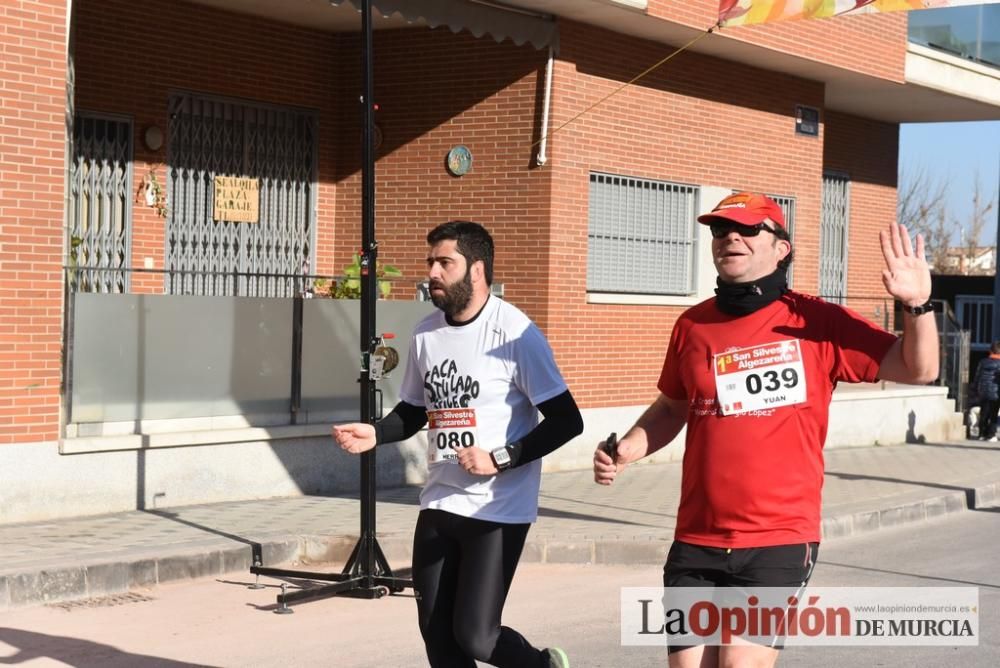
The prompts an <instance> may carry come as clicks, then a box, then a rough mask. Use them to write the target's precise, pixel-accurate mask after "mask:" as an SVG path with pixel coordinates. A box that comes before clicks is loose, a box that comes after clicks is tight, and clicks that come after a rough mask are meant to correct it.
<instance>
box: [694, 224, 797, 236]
mask: <svg viewBox="0 0 1000 668" xmlns="http://www.w3.org/2000/svg"><path fill="white" fill-rule="evenodd" d="M708 227H709V229H711V230H712V236H713V237H715V238H716V239H725V238H726V237H728V236H729V233H730V232H736V234H738V235H740V236H741V237H755V236H757V235H758V234H760V232H761V230H767V231H768V232H770V233H771V234H773V235H774V236H776V237H780V236H781V233H780V232H778V231H777V230H776V229H774V228H773V227H769V226H768V225H766V224H765V223H757V224H756V225H740V224H739V223H732V222H728V223H709V225H708Z"/></svg>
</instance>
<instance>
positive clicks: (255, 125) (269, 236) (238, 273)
mask: <svg viewBox="0 0 1000 668" xmlns="http://www.w3.org/2000/svg"><path fill="white" fill-rule="evenodd" d="M316 146H317V119H316V115H315V114H314V113H312V112H309V111H304V110H300V109H295V108H290V107H278V106H273V105H267V104H255V103H249V102H245V101H241V100H231V99H226V98H218V97H213V96H204V95H196V94H176V95H173V96H172V97H171V98H170V145H169V149H170V169H169V172H168V179H167V192H168V194H167V203H168V206H167V211H168V219H167V225H166V235H165V236H166V239H165V241H166V259H165V265H166V269H167V272H168V281H167V286H166V288H167V292H168V293H170V294H193V295H220V296H251V297H290V296H292V295H294V294H297V293H300V292H302V290H303V289H304V286H305V282H306V279H304V278H303V276H304V275H306V274H309V273H310V267H311V266H312V259H313V258H312V255H313V246H314V236H315V223H316V211H315V201H314V200H315V191H316V164H317V157H316V156H317V153H316ZM216 176H234V177H239V178H247V179H253V180H255V181H256V182H257V185H258V188H259V208H258V219H257V220H256V221H255V222H232V221H223V220H215V212H214V200H215V192H214V179H215V177H216Z"/></svg>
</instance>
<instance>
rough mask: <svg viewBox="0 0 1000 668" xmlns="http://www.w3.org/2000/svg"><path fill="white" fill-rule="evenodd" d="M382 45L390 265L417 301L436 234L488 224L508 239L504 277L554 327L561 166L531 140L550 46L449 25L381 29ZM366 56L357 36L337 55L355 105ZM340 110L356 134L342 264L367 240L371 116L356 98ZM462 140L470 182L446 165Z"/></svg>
mask: <svg viewBox="0 0 1000 668" xmlns="http://www.w3.org/2000/svg"><path fill="white" fill-rule="evenodd" d="M374 49H375V66H376V76H375V97H376V102H377V103H378V104H379V107H380V110H379V111H378V113H377V123H378V125H379V126H380V127H381V129H382V133H383V136H384V144H383V145H382V147H381V148H380V149H379V151H378V160H377V163H376V187H377V192H376V234H377V238H378V240H379V253H380V260H381V261H384V262H388V263H390V264H394V265H396V266H398V267H400V268H401V269H402V270H403V272H404V274H405V276H406V279H407V280H406V281H405V282H403V283H401V289H402V290H404V291H406V294H405V295H404V296H405V297H407V298H408V297H409V296H410V295H412V290H413V286H414V284H415V283H416V282H417V281H420V280H423V278H424V277H425V275H426V257H427V243H426V240H425V239H426V235H427V232H428V231H429V230H430V229H431V228H432V227H433V226H435V225H437V224H438V223H442V222H445V221H447V220H453V219H463V220H474V221H476V222H480V223H482V224H483V225H485V226H486V227H487V228H488V229H489V230H490V232H491V233H492V234H493V236H494V238H495V241H496V245H497V257H496V263H495V267H496V272H495V276H494V280H495V281H497V282H502V283H504V284H505V288H506V291H507V292H506V297H507V299H508V300H510V301H512V302H514V303H515V304H517V305H518V306H519V307H521V308H523V309H524V310H525V311H527V312H528V313H529V314H530V315H531V316H533V317H534V318H536V319H537V320H538V321H539V322H540V324H542V325H544V322H545V317H546V314H545V312H544V310H543V306H544V305H545V303H546V300H547V297H546V295H547V293H548V289H549V286H548V285H547V283H546V276H547V271H548V265H547V260H548V257H547V254H546V250H545V249H546V247H547V246H548V235H549V230H548V219H549V203H548V194H549V188H550V174H551V172H550V171H549V170H546V169H535V168H533V156H534V155H535V153H536V152H537V147H536V148H533V147H532V143H533V142H534V141H535V140H537V139H538V138H539V136H540V128H541V106H542V82H543V80H544V72H545V62H546V55H547V52H546V51H544V50H543V51H538V50H535V49H534V48H532V47H530V46H521V47H517V46H514V45H513V44H511V43H510V42H505V43H502V44H497V43H496V42H494V41H493V40H492V39H488V38H483V39H476V38H475V37H473V36H471V35H469V34H468V33H459V34H457V35H453V34H451V33H450V32H449V31H447V30H444V29H441V30H433V31H427V30H387V31H377V32H376V33H375V43H374ZM357 53H358V43H357V40H355V39H353V38H346V39H345V40H344V42H343V45H342V49H341V51H340V56H339V58H338V60H339V62H342V63H350V64H349V65H348V66H347V67H346V70H345V73H344V79H343V82H342V87H341V91H340V95H339V97H340V98H341V99H343V100H356V99H357V91H358V90H360V61H359V60H358V55H357ZM415 54H419V56H416V55H415ZM416 58H419V60H418V61H417V62H415V59H416ZM355 64H357V65H356V66H355ZM341 112H342V117H341V121H340V122H341V125H342V127H343V133H342V136H343V137H345V138H348V141H345V142H343V143H342V145H341V146H340V153H339V158H338V163H339V165H340V167H341V168H340V170H339V173H338V175H337V181H338V186H337V187H338V206H337V220H338V243H337V246H336V253H335V257H336V264H339V263H343V262H346V261H347V260H348V259H349V257H350V254H351V253H352V252H354V251H356V250H357V248H358V247H359V246H360V240H361V230H360V220H361V197H360V194H361V173H360V149H359V144H358V142H357V141H355V140H353V138H354V137H360V135H361V129H360V112H359V110H358V108H357V106H356V105H354V104H345V105H343V106H342V107H341ZM458 144H463V145H465V146H467V147H468V148H469V150H470V151H471V153H472V169H471V171H470V172H469V173H468V174H466V175H465V176H462V177H455V176H452V175H451V174H449V173H448V172H447V171H446V169H445V158H446V156H447V154H448V151H449V150H450V149H451V148H452V147H453V146H456V145H458Z"/></svg>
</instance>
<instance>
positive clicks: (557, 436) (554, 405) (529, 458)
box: [507, 390, 583, 468]
mask: <svg viewBox="0 0 1000 668" xmlns="http://www.w3.org/2000/svg"><path fill="white" fill-rule="evenodd" d="M538 410H539V412H540V413H541V414H542V418H543V419H542V421H541V422H539V423H538V424H537V425H536V426H535V428H534V429H532V430H531V431H529V432H528V433H527V435H525V436H524V437H523V438H521V439H520V440H518V441H515V442H513V443H511V444H509V445H508V446H507V451H508V452H509V453H510V463H511V468H514V467H515V466H523V465H524V464H527V463H528V462H533V461H535V460H536V459H541V458H542V457H544V456H545V455H547V454H549V453H550V452H554V451H555V450H556V449H557V448H559V447H560V446H562V445H563V444H565V443H567V442H569V441H570V440H571V439H572V438H573V437H574V436H579V435H580V434H581V433H583V417H582V416H581V415H580V409H579V408H577V406H576V401H574V400H573V395H572V394H570V393H569V390H566V391H565V392H563V393H562V394H560V395H558V396H555V397H552V398H551V399H549V400H547V401H543V402H542V403H540V404H538Z"/></svg>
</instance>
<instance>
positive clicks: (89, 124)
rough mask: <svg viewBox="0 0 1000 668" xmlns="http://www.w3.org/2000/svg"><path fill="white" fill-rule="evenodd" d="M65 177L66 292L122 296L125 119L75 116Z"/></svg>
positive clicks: (127, 166)
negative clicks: (70, 151)
mask: <svg viewBox="0 0 1000 668" xmlns="http://www.w3.org/2000/svg"><path fill="white" fill-rule="evenodd" d="M69 172H70V174H69V191H70V192H69V197H70V203H69V227H70V234H69V240H68V243H69V253H68V256H69V266H70V271H69V273H68V278H69V286H70V289H71V290H72V291H73V292H112V293H124V292H128V283H129V281H128V273H127V272H126V271H125V268H126V267H127V266H128V263H129V232H130V230H131V227H132V206H131V201H130V195H131V190H132V121H131V119H129V118H124V117H117V116H110V115H98V114H90V113H84V112H81V113H78V114H76V115H75V116H74V118H73V158H72V161H71V162H70V166H69Z"/></svg>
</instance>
